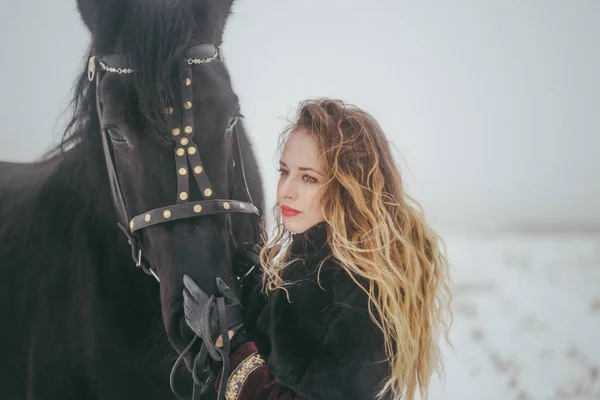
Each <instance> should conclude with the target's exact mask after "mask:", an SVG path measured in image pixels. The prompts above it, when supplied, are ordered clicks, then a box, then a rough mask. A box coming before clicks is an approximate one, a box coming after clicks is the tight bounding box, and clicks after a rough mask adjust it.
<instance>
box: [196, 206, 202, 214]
mask: <svg viewBox="0 0 600 400" xmlns="http://www.w3.org/2000/svg"><path fill="white" fill-rule="evenodd" d="M194 212H196V213H199V212H202V206H201V205H200V204H196V205H195V206H194Z"/></svg>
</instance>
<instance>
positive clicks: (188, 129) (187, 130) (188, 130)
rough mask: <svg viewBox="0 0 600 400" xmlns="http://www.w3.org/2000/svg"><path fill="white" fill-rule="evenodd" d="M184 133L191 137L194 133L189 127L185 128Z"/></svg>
mask: <svg viewBox="0 0 600 400" xmlns="http://www.w3.org/2000/svg"><path fill="white" fill-rule="evenodd" d="M183 131H184V132H185V133H187V134H188V135H189V134H190V133H192V127H191V126H189V125H188V126H186V127H185V128H183Z"/></svg>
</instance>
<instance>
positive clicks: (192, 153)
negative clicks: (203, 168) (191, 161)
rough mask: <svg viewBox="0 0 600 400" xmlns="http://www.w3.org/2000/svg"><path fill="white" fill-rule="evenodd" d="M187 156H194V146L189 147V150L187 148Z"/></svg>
mask: <svg viewBox="0 0 600 400" xmlns="http://www.w3.org/2000/svg"><path fill="white" fill-rule="evenodd" d="M188 154H189V155H192V156H193V155H194V154H196V148H195V147H194V146H192V147H189V148H188Z"/></svg>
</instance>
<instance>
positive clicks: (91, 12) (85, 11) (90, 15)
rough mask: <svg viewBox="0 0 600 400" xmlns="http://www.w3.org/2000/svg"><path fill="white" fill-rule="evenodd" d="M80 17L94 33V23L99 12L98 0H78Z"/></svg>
mask: <svg viewBox="0 0 600 400" xmlns="http://www.w3.org/2000/svg"><path fill="white" fill-rule="evenodd" d="M77 9H78V10H79V15H80V16H81V19H82V20H83V23H84V24H85V26H87V28H88V30H89V31H90V32H93V31H94V22H95V19H96V13H97V12H98V0H77Z"/></svg>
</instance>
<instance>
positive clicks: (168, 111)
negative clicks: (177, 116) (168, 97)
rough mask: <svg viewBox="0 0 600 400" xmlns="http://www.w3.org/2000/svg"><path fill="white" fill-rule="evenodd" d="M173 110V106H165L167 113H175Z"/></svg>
mask: <svg viewBox="0 0 600 400" xmlns="http://www.w3.org/2000/svg"><path fill="white" fill-rule="evenodd" d="M173 111H174V110H173V107H167V108H165V112H166V113H167V114H173Z"/></svg>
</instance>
